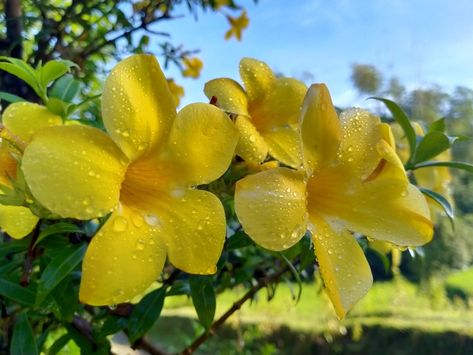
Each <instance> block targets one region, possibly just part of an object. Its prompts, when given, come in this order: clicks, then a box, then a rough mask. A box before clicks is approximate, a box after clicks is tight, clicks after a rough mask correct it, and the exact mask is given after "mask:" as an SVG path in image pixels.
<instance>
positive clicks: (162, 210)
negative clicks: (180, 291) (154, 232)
mask: <svg viewBox="0 0 473 355" xmlns="http://www.w3.org/2000/svg"><path fill="white" fill-rule="evenodd" d="M155 217H156V220H154V221H153V220H152V219H151V221H153V222H155V223H156V224H157V225H158V226H160V235H161V236H162V238H163V239H164V240H166V245H167V247H168V257H169V260H170V261H171V263H172V264H173V265H174V266H176V267H177V268H179V269H181V270H184V271H185V272H188V273H191V274H204V275H206V274H213V273H215V272H216V271H217V267H216V265H217V261H218V259H219V258H220V254H221V253H222V248H223V244H224V242H225V231H226V223H225V212H224V209H223V206H222V203H221V202H220V200H219V199H218V198H217V197H216V196H215V195H213V194H212V193H210V192H208V191H202V190H182V191H181V192H180V193H179V191H174V192H173V195H172V196H168V197H167V198H161V199H157V200H156V216H155Z"/></svg>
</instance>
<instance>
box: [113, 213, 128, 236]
mask: <svg viewBox="0 0 473 355" xmlns="http://www.w3.org/2000/svg"><path fill="white" fill-rule="evenodd" d="M127 228H128V221H127V220H126V219H125V218H124V217H121V216H118V217H116V218H115V220H114V221H113V230H114V231H115V232H124V231H126V230H127Z"/></svg>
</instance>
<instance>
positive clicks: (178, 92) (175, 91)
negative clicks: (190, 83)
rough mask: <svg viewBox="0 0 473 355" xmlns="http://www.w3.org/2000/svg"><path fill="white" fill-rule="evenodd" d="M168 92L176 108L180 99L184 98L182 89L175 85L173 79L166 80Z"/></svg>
mask: <svg viewBox="0 0 473 355" xmlns="http://www.w3.org/2000/svg"><path fill="white" fill-rule="evenodd" d="M167 82H168V87H169V91H170V92H171V94H172V97H173V98H174V102H175V103H176V107H177V106H179V104H180V103H181V98H182V97H183V96H184V88H183V87H182V86H181V85H178V84H176V82H175V81H174V79H167Z"/></svg>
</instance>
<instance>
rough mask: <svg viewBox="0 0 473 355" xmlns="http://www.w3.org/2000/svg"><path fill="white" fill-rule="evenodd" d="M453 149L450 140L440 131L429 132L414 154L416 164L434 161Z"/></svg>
mask: <svg viewBox="0 0 473 355" xmlns="http://www.w3.org/2000/svg"><path fill="white" fill-rule="evenodd" d="M450 147H451V143H450V139H449V137H447V136H446V135H445V134H444V133H442V132H440V131H432V132H428V133H427V134H426V135H425V136H424V137H423V138H422V139H421V140H420V142H419V145H418V146H417V149H416V152H415V154H414V159H413V160H414V163H421V162H423V161H426V160H429V159H432V158H434V157H436V156H437V155H439V154H440V153H442V152H443V151H445V150H447V149H449V148H450Z"/></svg>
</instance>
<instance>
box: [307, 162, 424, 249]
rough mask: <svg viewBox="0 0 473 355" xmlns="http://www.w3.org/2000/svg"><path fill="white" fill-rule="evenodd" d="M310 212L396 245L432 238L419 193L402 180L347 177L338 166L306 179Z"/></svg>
mask: <svg viewBox="0 0 473 355" xmlns="http://www.w3.org/2000/svg"><path fill="white" fill-rule="evenodd" d="M307 189H308V209H309V213H318V214H320V215H322V216H323V217H324V218H326V219H330V220H331V219H335V220H337V221H338V222H339V223H340V224H341V225H343V226H345V227H346V228H347V229H349V230H352V231H356V232H360V233H363V234H364V235H366V236H368V237H371V238H373V239H378V240H384V241H387V242H391V243H393V244H396V245H399V246H418V245H422V244H425V243H427V242H428V241H430V239H431V238H432V233H433V229H432V221H431V219H430V213H429V209H428V205H427V202H426V200H425V198H424V196H423V195H422V193H421V192H420V191H419V190H418V189H417V188H416V187H415V186H413V185H411V184H408V185H405V181H404V180H399V179H391V178H378V179H373V180H370V181H367V182H360V181H359V180H356V179H352V178H350V172H349V171H347V170H346V169H345V170H344V169H343V168H340V167H335V168H332V169H325V170H324V171H323V172H321V173H319V174H316V175H314V176H313V177H312V178H311V179H309V181H308V184H307Z"/></svg>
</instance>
